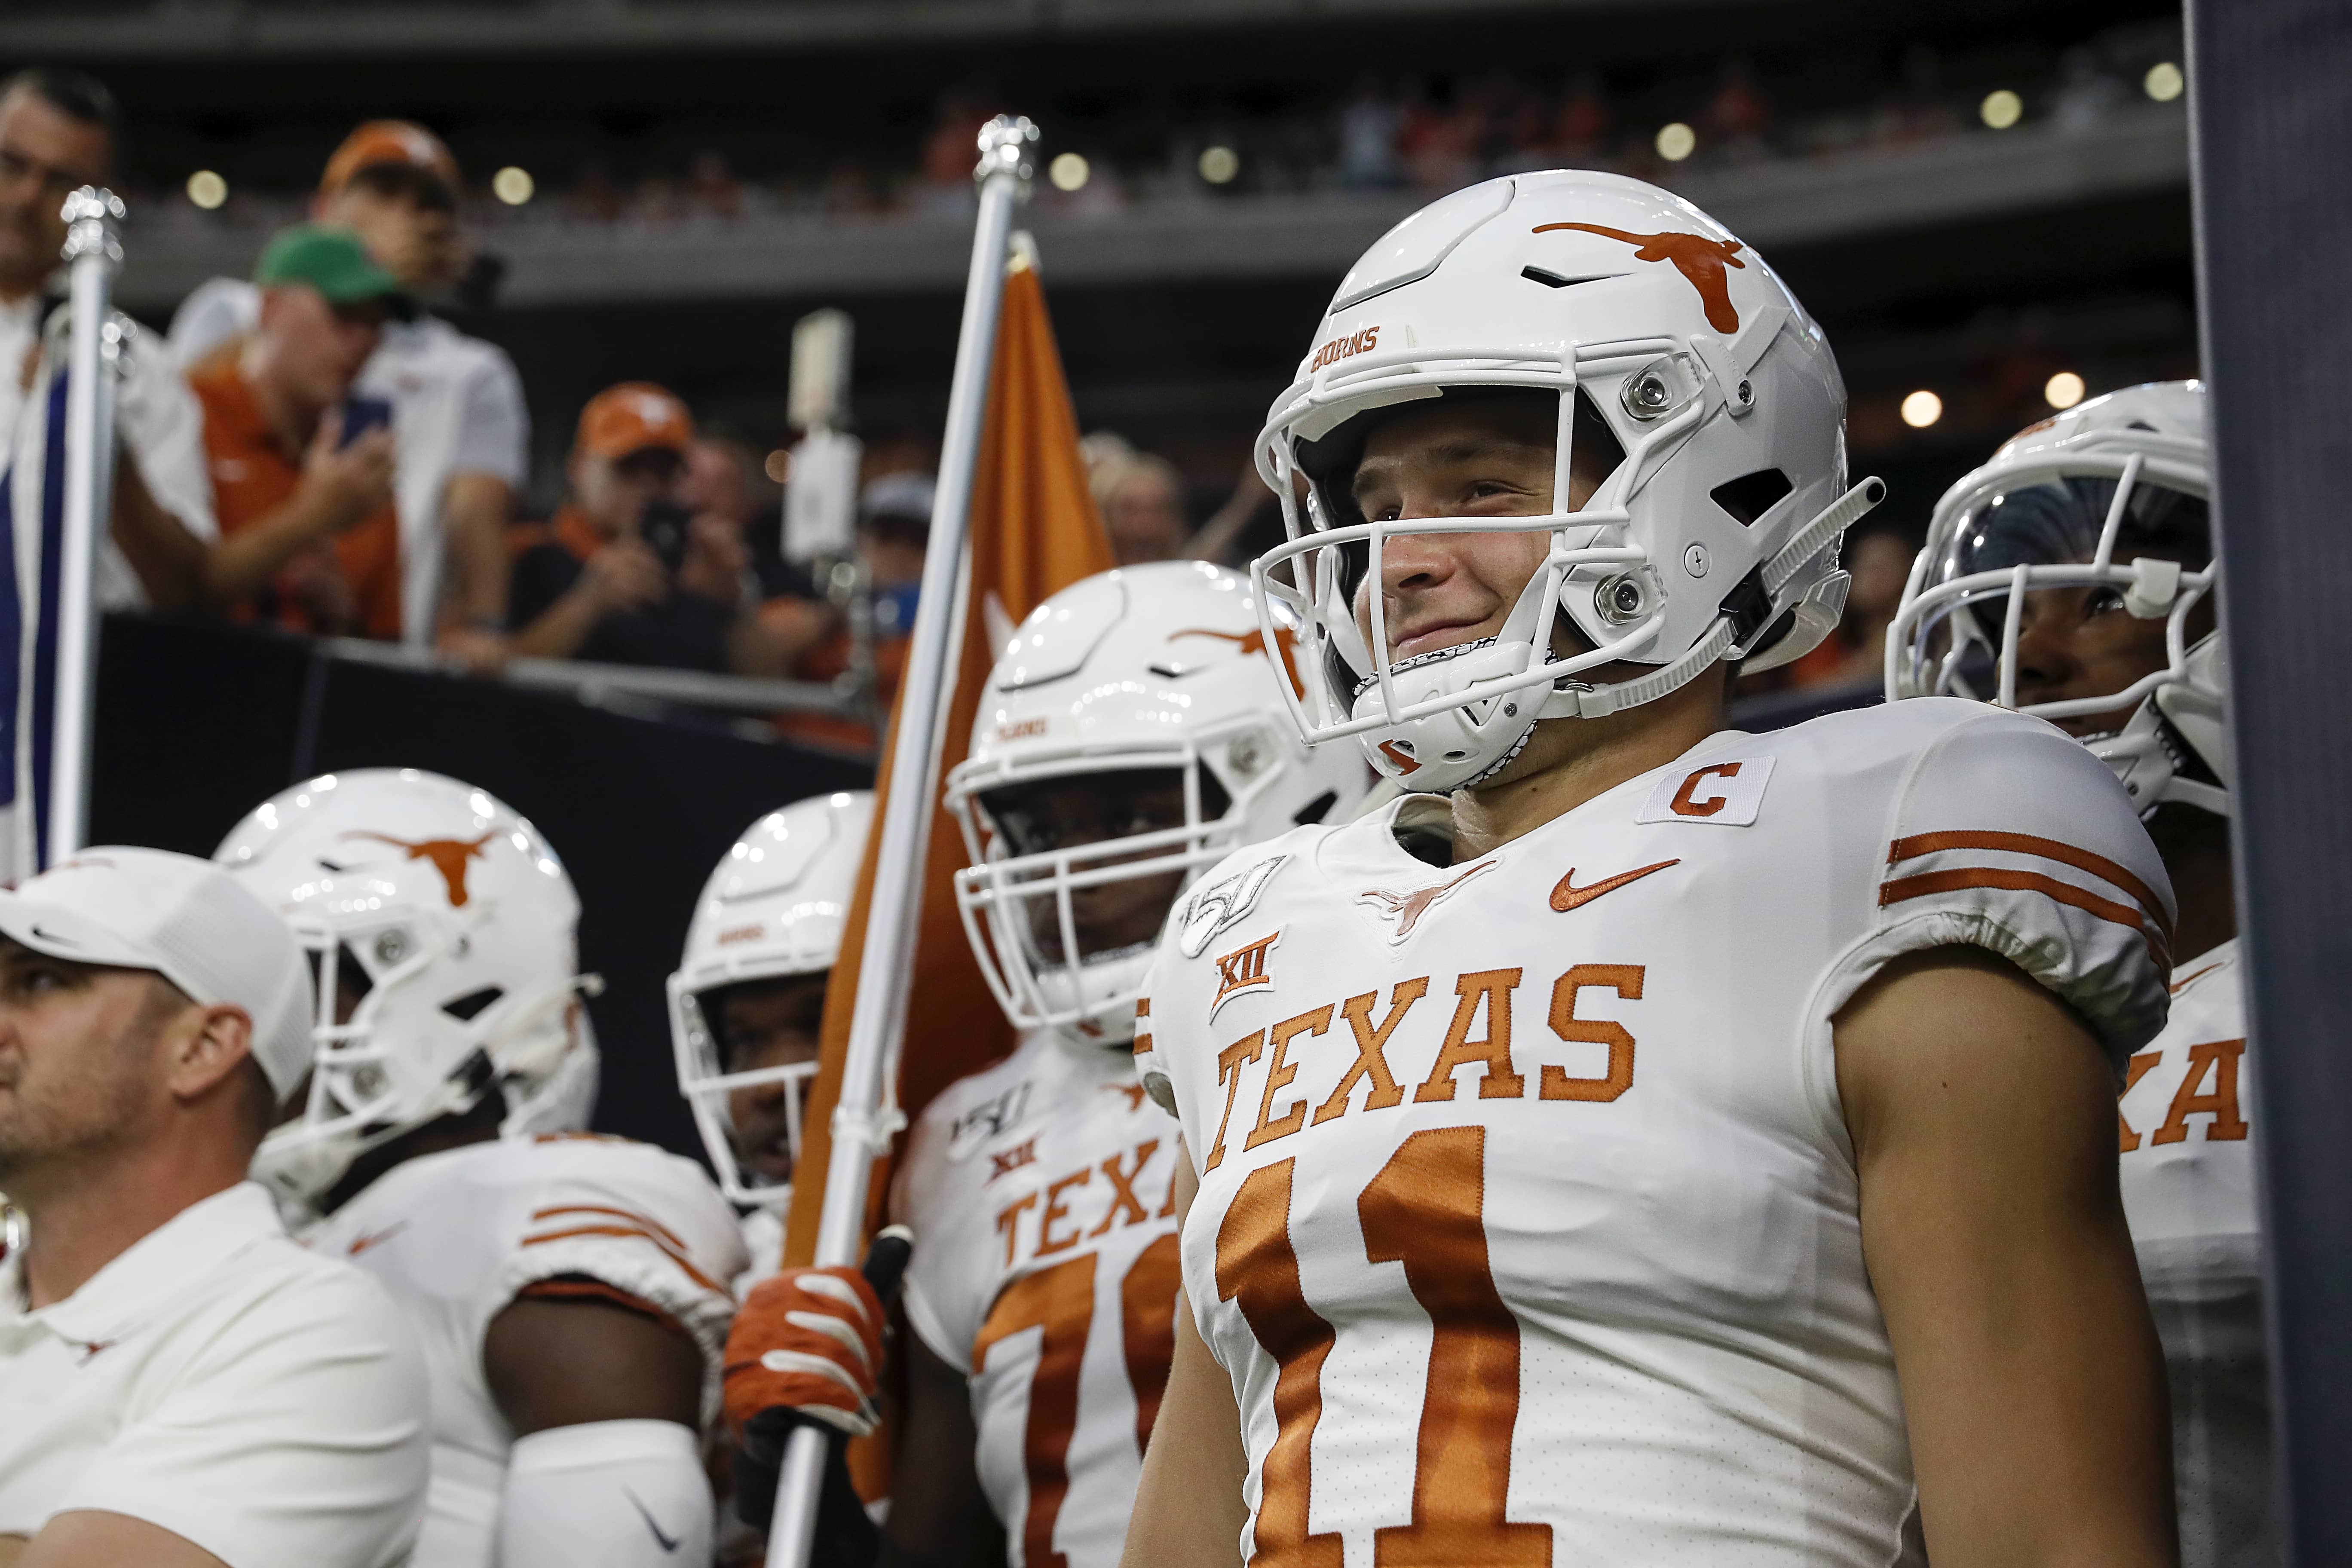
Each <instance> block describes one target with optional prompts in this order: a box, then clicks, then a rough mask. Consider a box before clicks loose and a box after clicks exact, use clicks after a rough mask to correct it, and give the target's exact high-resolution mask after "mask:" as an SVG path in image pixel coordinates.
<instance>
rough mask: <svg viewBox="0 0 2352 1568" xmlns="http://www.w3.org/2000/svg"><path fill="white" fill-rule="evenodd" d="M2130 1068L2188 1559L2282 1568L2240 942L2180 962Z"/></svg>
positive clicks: (2151, 1291) (2126, 1143)
mask: <svg viewBox="0 0 2352 1568" xmlns="http://www.w3.org/2000/svg"><path fill="white" fill-rule="evenodd" d="M2125 1076H2126V1083H2127V1085H2128V1087H2126V1089H2125V1090H2124V1096H2123V1100H2122V1102H2121V1104H2120V1105H2119V1106H2118V1108H2117V1109H2118V1112H2119V1114H2120V1117H2121V1122H2120V1125H2119V1126H2118V1127H2117V1128H2116V1137H2117V1142H2118V1143H2119V1144H2120V1146H2121V1150H2122V1157H2123V1189H2124V1212H2125V1213H2126V1215H2129V1216H2130V1219H2131V1228H2132V1241H2133V1244H2134V1245H2135V1246H2136V1247H2137V1248H2138V1249H2139V1268H2140V1278H2141V1279H2142V1280H2143V1281H2145V1282H2146V1284H2147V1301H2148V1305H2149V1307H2151V1308H2152V1309H2154V1310H2155V1313H2156V1327H2157V1331H2158V1334H2160V1335H2161V1336H2162V1337H2163V1340H2164V1359H2165V1363H2166V1365H2167V1367H2168V1369H2169V1371H2170V1373H2171V1381H2172V1483H2173V1489H2174V1492H2175V1495H2176V1496H2177V1497H2178V1499H2179V1507H2180V1561H2181V1564H2182V1568H2236V1565H2238V1564H2248V1565H2251V1564H2256V1563H2261V1564H2270V1563H2276V1562H2277V1561H2278V1558H2279V1548H2278V1540H2277V1536H2276V1535H2275V1533H2274V1532H2273V1530H2272V1527H2271V1421H2270V1389H2269V1362H2268V1358H2267V1353H2266V1352H2265V1351H2264V1349H2263V1295H2262V1284H2263V1278H2262V1276H2263V1259H2262V1221H2261V1217H2260V1210H2259V1208H2258V1207H2257V1200H2256V1197H2255V1191H2254V1123H2255V1121H2257V1120H2258V1119H2259V1118H2258V1116H2257V1114H2256V1110H2255V1104H2254V1101H2255V1089H2254V1061H2253V1056H2252V1052H2251V1050H2250V1049H2249V1048H2248V1044H2247V1037H2246V1012H2245V1002H2244V998H2243V995H2242V992H2241V990H2240V975H2239V971H2238V944H2237V943H2236V942H2223V943H2222V944H2221V946H2220V947H2217V948H2215V949H2213V950H2212V951H2211V952H2207V953H2204V954H2202V955H2201V956H2200V957H2197V958H2193V959H2189V960H2188V961H2186V962H2184V963H2182V964H2181V965H2180V973H2179V977H2178V978H2177V979H2176V980H2175V981H2174V983H2173V986H2172V1016H2171V1018H2170V1020H2169V1021H2168V1022H2167V1024H2166V1025H2165V1027H2164V1032H2163V1033H2162V1034H2160V1035H2158V1037H2156V1038H2155V1039H2154V1040H2152V1041H2150V1042H2149V1043H2148V1047H2147V1049H2146V1050H2144V1051H2141V1052H2139V1053H2138V1054H2137V1055H2136V1056H2134V1057H2133V1058H2131V1061H2130V1062H2129V1064H2128V1065H2127V1066H2126V1071H2125Z"/></svg>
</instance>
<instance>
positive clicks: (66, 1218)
mask: <svg viewBox="0 0 2352 1568" xmlns="http://www.w3.org/2000/svg"><path fill="white" fill-rule="evenodd" d="M212 1153H215V1152H214V1151H208V1150H205V1151H199V1150H195V1149H191V1148H189V1147H186V1146H184V1144H183V1143H182V1142H180V1141H177V1140H173V1139H172V1138H169V1137H166V1138H163V1139H161V1140H157V1141H154V1142H142V1143H141V1144H139V1145H138V1146H136V1147H128V1146H124V1145H117V1146H116V1147H115V1148H114V1149H112V1150H110V1151H108V1152H106V1153H105V1154H104V1155H103V1156H101V1157H100V1158H99V1159H95V1160H91V1161H89V1162H86V1163H84V1162H77V1166H78V1168H77V1169H75V1170H73V1171H71V1172H59V1173H55V1174H56V1175H57V1176H58V1179H57V1180H42V1181H36V1182H32V1183H24V1182H21V1181H20V1182H17V1183H15V1184H13V1185H14V1186H15V1187H16V1191H14V1192H12V1194H10V1195H11V1198H12V1199H13V1201H15V1202H16V1205H17V1206H18V1207H20V1208H22V1209H23V1210H24V1211H25V1215H26V1219H27V1221H28V1222H29V1229H30V1232H31V1235H30V1237H29V1238H28V1239H27V1240H26V1245H25V1292H26V1305H27V1306H29V1307H33V1308H40V1307H46V1306H48V1305H50V1304H52V1303H54V1302H58V1301H62V1300H65V1299H66V1298H67V1297H68V1296H70V1295H72V1294H73V1293H74V1292H75V1291H77V1290H79V1289H81V1288H82V1286H83V1285H85V1284H87V1283H88V1282H89V1279H90V1277H91V1276H92V1275H94V1274H96V1273H97V1272H98V1271H99V1270H100V1269H101V1268H105V1267H106V1266H107V1265H108V1264H110V1263H111V1262H113V1261H114V1260H115V1259H116V1258H120V1257H121V1256H122V1254H123V1253H125V1252H127V1251H129V1250H130V1249H131V1247H132V1246H134V1245H135V1244H136V1243H138V1242H139V1241H140V1240H142V1238H144V1237H147V1236H148V1235H150V1234H152V1232H154V1231H156V1230H159V1229H161V1228H162V1227H163V1226H164V1225H165V1224H166V1223H168V1222H169V1221H171V1220H172V1219H173V1218H174V1217H175V1216H177V1215H179V1214H180V1213H181V1211H183V1210H184V1209H187V1208H190V1207H192V1206H194V1205H196V1204H199V1203H202V1202H203V1201H204V1200H205V1199H206V1198H208V1197H211V1196H212V1195H213V1194H215V1193H222V1192H226V1191H227V1190H228V1189H229V1188H231V1187H233V1186H235V1185H236V1184H237V1183H238V1182H240V1181H242V1180H243V1179H244V1177H245V1172H244V1170H243V1169H242V1168H241V1167H239V1166H237V1165H236V1163H235V1162H234V1160H225V1159H222V1158H217V1157H205V1156H206V1155H207V1154H212Z"/></svg>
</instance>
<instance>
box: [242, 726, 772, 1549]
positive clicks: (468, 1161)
mask: <svg viewBox="0 0 2352 1568" xmlns="http://www.w3.org/2000/svg"><path fill="white" fill-rule="evenodd" d="M215 858H216V859H217V860H218V861H219V862H220V863H221V864H222V865H224V866H226V867H227V868H229V869H230V870H232V871H234V872H235V873H236V875H237V876H238V878H239V879H240V880H242V881H243V882H245V883H246V885H247V886H248V887H250V888H252V889H254V890H255V891H256V892H257V893H259V894H261V895H262V896H263V897H264V898H265V899H266V900H268V902H269V903H270V905H271V906H272V907H273V908H276V909H278V910H281V911H282V912H283V913H284V914H285V915H286V917H287V919H288V921H289V922H290V923H291V924H292V925H293V926H294V928H295V930H296V931H297V933H298V934H299V936H300V937H301V938H302V940H303V942H304V943H305V945H306V946H307V947H308V949H309V950H310V954H311V957H312V959H313V961H314V963H316V965H317V969H316V978H317V995H318V1016H317V1021H316V1025H315V1026H314V1030H313V1038H314V1043H315V1048H316V1055H315V1059H314V1062H313V1065H312V1068H311V1075H310V1085H309V1089H308V1090H307V1092H305V1093H303V1094H302V1095H301V1096H300V1097H299V1099H298V1100H297V1101H296V1103H297V1104H298V1105H299V1114H298V1115H296V1116H295V1117H293V1118H292V1119H291V1120H289V1121H287V1122H286V1123H285V1124H284V1125H281V1126H280V1127H278V1129H277V1130H276V1131H273V1132H271V1133H270V1134H269V1136H268V1139H267V1140H265V1141H264V1142H263V1143H262V1146H261V1151H260V1153H259V1154H258V1155H257V1158H256V1160H255V1163H254V1174H255V1176H256V1178H257V1179H258V1180H261V1181H263V1182H265V1183H266V1184H268V1185H269V1186H270V1187H271V1188H272V1189H273V1190H274V1191H275V1192H277V1193H278V1194H279V1195H280V1197H281V1199H282V1200H284V1201H285V1202H286V1204H287V1205H289V1206H302V1207H307V1208H310V1209H312V1210H315V1211H316V1212H317V1213H318V1214H320V1215H323V1216H324V1217H323V1219H322V1220H321V1221H320V1224H318V1225H317V1226H315V1227H314V1228H313V1230H312V1231H311V1233H310V1236H309V1237H307V1239H308V1240H309V1241H310V1245H311V1246H313V1247H317V1248H318V1249H319V1250H320V1251H323V1252H326V1253H329V1254H330V1255H331V1256H334V1257H339V1258H343V1257H347V1258H350V1259H351V1260H352V1262H354V1263H356V1264H358V1265H359V1266H360V1267H362V1268H365V1269H367V1270H368V1271H369V1272H371V1273H373V1274H374V1275H375V1276H376V1277H377V1279H381V1280H382V1281H383V1284H384V1285H385V1286H386V1288H388V1289H390V1290H391V1292H392V1294H393V1297H394V1300H396V1301H397V1302H399V1304H400V1305H401V1307H402V1308H403V1309H404V1310H405V1311H406V1312H407V1313H408V1314H409V1317H410V1320H411V1321H413V1322H414V1323H415V1326H416V1329H417V1331H418V1335H419V1337H420V1338H421V1339H422V1340H423V1342H424V1344H425V1358H426V1362H427V1371H428V1374H429V1376H430V1379H431V1384H432V1389H431V1392H432V1408H433V1474H432V1481H431V1486H430V1488H429V1490H428V1492H427V1494H426V1508H427V1513H426V1518H425V1525H424V1529H423V1533H422V1534H421V1535H420V1536H419V1537H418V1544H417V1549H416V1561H417V1562H418V1563H432V1564H435V1565H436V1568H440V1565H443V1564H475V1565H478V1568H488V1564H489V1563H493V1562H496V1563H500V1564H503V1565H507V1568H535V1565H539V1564H546V1565H548V1568H553V1565H555V1564H558V1563H575V1564H577V1563H596V1564H610V1565H614V1568H619V1565H623V1564H631V1565H635V1564H646V1565H651V1564H662V1565H664V1568H669V1565H673V1564H676V1563H682V1562H698V1561H707V1560H708V1556H709V1550H710V1540H711V1530H712V1521H711V1513H712V1506H711V1496H710V1488H709V1481H708V1480H707V1479H706V1478H705V1475H704V1473H703V1469H702V1466H701V1458H700V1455H701V1450H700V1443H699V1434H700V1432H701V1431H702V1429H703V1426H704V1424H705V1422H706V1419H707V1417H708V1416H709V1415H710V1414H712V1413H714V1412H715V1409H716V1404H717V1397H716V1396H717V1392H718V1373H719V1349H720V1347H721V1346H722V1344H723V1343H724V1342H725V1339H726V1334H727V1326H728V1322H729V1321H730V1318H731V1316H732V1314H733V1310H734V1300H733V1298H732V1297H731V1296H730V1294H729V1290H728V1281H729V1280H730V1279H732V1278H733V1277H734V1276H735V1275H737V1274H739V1273H740V1272H741V1271H742V1268H743V1266H744V1254H743V1243H742V1237H741V1236H740V1232H739V1231H738V1230H737V1228H736V1224H735V1216H734V1214H733V1212H732V1211H731V1210H730V1209H729V1207H728V1206H727V1204H726V1202H725V1200H724V1199H722V1198H721V1197H720V1196H719V1193H718V1191H717V1190H716V1189H715V1188H714V1187H712V1186H711V1184H710V1181H709V1177H707V1176H705V1175H704V1174H703V1173H702V1170H701V1167H699V1166H698V1165H696V1164H695V1163H693V1162H691V1161H688V1160H683V1159H679V1158H677V1157H676V1156H674V1155H670V1154H667V1153H664V1152H661V1151H660V1150H658V1149H655V1148H651V1147H649V1146H647V1145H646V1144H642V1143H634V1142H626V1141H625V1140H620V1139H610V1138H597V1137H593V1136H591V1135H588V1134H585V1133H583V1132H581V1131H578V1130H579V1129H581V1128H583V1127H584V1126H585V1125H586V1123H587V1120H588V1115H589V1111H590V1110H591V1107H592V1105H593V1100H594V1097H595V1082H596V1055H595V1048H594V1047H593V1044H592V1043H591V1042H590V1039H589V1037H588V1033H587V1020H586V1016H585V1012H584V1009H583V1007H582V1006H581V1005H580V1001H579V997H580V995H581V994H582V993H583V991H584V990H585V989H587V987H588V986H589V985H590V984H593V982H592V981H591V980H590V979H589V978H588V977H586V976H583V975H582V974H580V973H579V972H578V966H577V956H576V948H575V946H574V940H573V931H574V927H575V925H576V924H577V922H578V920H579V914H580V903H579V899H578V897H577V895H576V894H574V892H573V891H572V882H571V879H570V878H569V877H567V876H566V875H565V874H564V871H563V867H562V863H561V862H560V861H559V860H558V859H557V858H556V855H555V851H554V850H553V849H552V848H551V847H550V846H549V845H548V843H547V842H546V840H545V839H543V838H541V837H540V835H539V833H538V831H537V830H536V829H534V828H533V827H532V826H530V823H528V822H526V821H524V820H523V819H522V818H521V817H520V816H516V815H515V813H514V812H513V811H512V810H511V809H509V807H507V806H506V805H502V804H501V803H500V802H499V801H497V800H495V799H493V798H492V797H491V796H490V795H488V794H486V793H485V792H483V791H481V790H478V789H475V788H472V787H470V786H468V785H466V784H459V783H457V782H456V781H455V780H452V779H446V778H443V777H440V776H439V775H437V774H434V773H420V772H417V771H415V770H413V769H405V768H404V769H400V770H398V771H393V770H389V769H369V770H362V771H359V772H354V773H336V774H327V775H323V776H321V777H319V778H315V779H312V780H310V782H309V783H307V784H299V785H297V786H295V787H294V788H292V789H290V790H288V791H286V792H284V793H283V794H281V795H278V796H276V797H275V798H273V799H271V800H269V801H268V802H266V803H265V804H263V805H261V806H259V807H258V808H257V809H256V810H255V811H254V812H253V813H252V815H251V816H247V818H246V819H245V820H244V821H243V822H242V823H240V824H238V825H237V826H236V829H235V830H234V831H232V832H231V833H230V834H229V836H228V837H227V838H226V840H224V841H223V843H222V845H221V847H220V849H219V850H218V852H217V854H216V856H215Z"/></svg>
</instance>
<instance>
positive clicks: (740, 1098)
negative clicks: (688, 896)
mask: <svg viewBox="0 0 2352 1568" xmlns="http://www.w3.org/2000/svg"><path fill="white" fill-rule="evenodd" d="M827 973H828V972H826V971H824V970H818V971H814V972H812V973H777V974H771V975H764V976H744V977H739V978H734V979H730V980H729V981H728V982H727V983H725V984H719V985H709V986H704V987H702V988H701V989H699V990H697V989H692V988H689V987H688V986H687V985H686V984H684V983H683V977H682V976H680V975H672V976H671V977H670V994H669V1000H670V1009H671V1022H672V1025H673V1034H674V1036H675V1037H676V1039H677V1049H678V1053H679V1064H678V1066H679V1074H678V1079H679V1084H680V1087H681V1088H682V1089H683V1090H684V1091H685V1094H686V1099H687V1104H688V1107H689V1108H690V1109H691V1110H692V1111H693V1113H694V1120H695V1124H696V1127H697V1128H698V1131H700V1132H701V1134H702V1140H703V1146H704V1148H705V1149H706V1150H708V1151H709V1155H710V1161H711V1164H712V1167H713V1168H714V1169H715V1170H716V1171H717V1172H718V1173H719V1189H720V1191H722V1192H724V1193H725V1194H727V1196H728V1197H729V1198H730V1199H731V1200H733V1201H734V1202H736V1203H739V1204H744V1205H750V1206H752V1207H757V1208H772V1209H781V1208H782V1207H783V1206H785V1205H787V1204H789V1203H790V1202H791V1201H792V1193H793V1187H792V1172H793V1167H794V1165H795V1164H796V1163H797V1162H798V1161H799V1158H800V1152H801V1149H802V1146H803V1145H802V1114H803V1108H804V1106H805V1104H806V1102H807V1098H808V1093H809V1087H810V1085H812V1084H813V1083H814V1082H815V1080H816V1075H817V1068H818V1065H819V1063H818V1059H817V1057H816V1055H815V1053H814V1050H812V1051H810V1052H809V1053H808V1054H807V1055H806V1056H805V1058H803V1059H797V1060H788V1061H781V1062H768V1063H763V1064H762V1065H758V1066H749V1065H746V1060H747V1058H751V1057H752V1056H754V1055H765V1054H766V1053H755V1052H754V1051H753V1050H751V1048H750V1047H751V1044H752V1042H751V1041H748V1040H730V1039H729V1038H728V1037H727V1033H728V1029H727V1022H728V1020H727V1013H728V998H729V994H730V993H750V992H753V991H755V990H764V989H766V988H769V987H776V988H778V989H779V990H780V991H781V992H782V994H783V995H784V997H785V999H786V1000H787V1002H788V1005H789V1004H792V1003H797V1004H798V1008H797V1010H798V1012H799V1013H800V1014H801V1015H802V1016H798V1017H796V1018H795V1019H794V1020H793V1026H792V1032H793V1034H795V1035H798V1036H801V1037H805V1038H806V1039H807V1040H808V1041H809V1042H810V1043H811V1044H812V1045H814V1042H815V1041H816V1039H817V1037H818V1035H819V1033H820V1031H821V1028H822V1024H823V1018H824V981H825V980H826V978H827ZM795 982H799V983H803V984H798V985H795V984H793V983H795ZM812 982H813V983H814V990H813V993H810V994H803V992H807V991H808V984H809V983H812ZM812 1000H813V1005H811V1003H812ZM778 1153H781V1154H782V1165H783V1167H784V1168H783V1169H782V1171H781V1172H779V1171H776V1170H772V1169H763V1168H762V1166H761V1162H762V1160H763V1159H764V1160H766V1161H768V1162H769V1163H775V1156H776V1155H777V1154H778Z"/></svg>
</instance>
